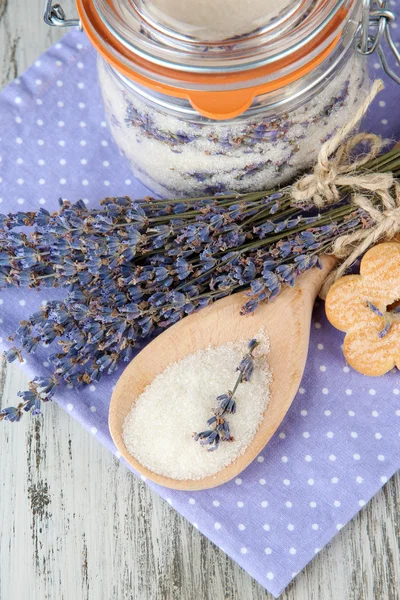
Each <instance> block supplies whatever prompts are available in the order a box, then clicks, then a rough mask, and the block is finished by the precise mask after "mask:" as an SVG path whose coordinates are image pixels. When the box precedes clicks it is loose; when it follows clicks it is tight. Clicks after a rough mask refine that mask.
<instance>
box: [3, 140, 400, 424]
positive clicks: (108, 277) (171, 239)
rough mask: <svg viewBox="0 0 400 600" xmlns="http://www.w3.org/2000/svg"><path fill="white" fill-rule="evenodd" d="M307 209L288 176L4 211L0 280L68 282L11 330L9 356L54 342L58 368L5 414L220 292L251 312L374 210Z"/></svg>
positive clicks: (16, 415) (391, 156) (87, 376)
mask: <svg viewBox="0 0 400 600" xmlns="http://www.w3.org/2000/svg"><path fill="white" fill-rule="evenodd" d="M399 155H400V153H399V151H391V152H389V153H388V154H386V155H383V156H382V157H379V158H377V159H375V160H374V161H372V163H370V164H369V165H367V166H368V169H370V170H375V171H376V172H380V170H382V171H384V170H385V171H392V172H393V174H394V176H395V177H397V176H398V175H399V171H400V169H399V164H398V163H399ZM347 193H348V190H347V189H344V190H342V198H343V200H345V198H346V194H347ZM376 202H378V200H376ZM303 209H304V210H303V211H300V210H299V208H298V207H292V206H291V200H290V189H289V188H283V189H282V190H279V191H273V190H272V191H268V192H265V191H262V192H251V193H248V194H244V195H238V194H229V195H224V196H206V197H203V198H187V199H184V200H182V199H172V200H155V199H152V198H145V199H143V200H139V201H138V200H131V199H129V198H106V199H105V200H103V202H102V203H101V206H100V207H99V208H95V209H91V210H90V209H88V208H87V206H86V205H85V204H84V203H83V202H81V201H79V202H77V203H76V204H71V203H69V202H61V206H60V209H59V211H57V212H55V213H53V214H50V213H49V212H47V211H46V210H44V209H40V210H39V211H38V212H26V213H23V212H18V213H15V214H9V215H0V289H1V288H7V287H21V288H22V287H28V288H32V289H38V290H40V289H43V288H60V289H63V290H64V291H65V297H64V299H63V300H53V301H51V302H48V303H47V304H46V305H45V306H42V307H41V308H40V309H39V310H37V311H36V312H34V313H33V314H32V315H30V316H27V318H26V319H25V320H24V321H22V322H21V323H20V326H19V327H18V329H17V331H16V332H15V333H14V335H12V336H11V338H9V340H10V341H11V342H12V343H13V345H12V347H11V348H10V350H9V351H8V352H7V353H6V358H7V360H8V361H9V362H12V361H13V360H16V359H18V360H20V361H22V357H23V355H25V354H34V353H35V352H36V351H37V349H38V348H39V346H40V345H42V344H45V345H49V346H50V355H49V356H48V358H47V362H49V364H50V371H49V373H48V375H47V376H45V377H43V376H42V377H39V378H36V379H34V380H33V381H32V383H31V385H30V387H29V389H28V390H27V391H24V392H21V393H20V398H21V402H20V403H19V405H18V406H17V407H9V408H6V409H4V410H2V411H1V412H0V420H2V419H4V420H9V421H18V420H19V419H20V418H21V416H22V414H23V413H24V412H34V413H35V414H36V413H38V412H39V411H40V407H41V405H42V402H46V401H48V400H50V399H51V398H52V397H53V396H54V394H55V393H56V392H57V389H59V388H60V386H62V385H71V386H73V387H75V388H77V389H79V388H81V387H82V386H84V385H87V384H90V383H92V382H96V381H98V380H99V379H100V378H101V377H102V376H103V375H104V374H105V373H112V372H113V371H114V370H115V369H116V368H117V366H118V364H119V363H123V362H127V361H129V360H130V359H131V358H132V357H133V355H134V353H135V352H136V351H137V349H138V348H139V347H140V345H141V344H142V343H143V341H145V340H147V339H149V337H150V336H154V335H156V334H157V333H159V332H160V331H162V330H163V329H164V328H166V327H168V326H169V325H172V324H173V323H176V322H177V321H179V320H180V319H181V318H182V317H184V316H185V315H187V314H191V313H193V312H194V311H197V310H199V309H201V308H203V307H205V306H207V305H209V304H210V303H211V302H213V301H214V300H216V299H218V298H222V297H223V296H226V295H228V294H231V293H234V292H237V291H240V290H246V294H247V297H248V300H247V302H246V303H245V305H244V306H243V309H242V313H243V314H248V313H251V312H253V311H254V310H256V308H257V306H258V305H259V303H260V302H265V301H268V300H270V299H272V298H274V297H275V296H277V295H278V294H279V292H280V290H281V289H282V288H283V287H284V286H285V285H294V283H295V280H296V277H297V276H298V275H300V274H301V273H304V272H305V271H307V270H309V269H311V268H313V267H315V266H317V267H318V266H319V256H320V255H321V254H323V253H325V252H329V250H330V248H331V247H332V244H333V242H334V240H335V239H336V237H337V236H338V235H341V234H344V233H346V232H349V231H353V230H355V229H360V228H365V229H366V228H368V227H370V226H371V220H370V217H369V216H368V215H367V214H366V213H364V212H363V211H362V210H361V209H356V210H354V207H353V206H352V205H351V204H350V203H346V202H343V201H342V202H339V203H338V204H336V205H334V206H331V207H328V208H327V209H325V210H322V211H320V212H319V213H317V214H316V213H315V211H314V212H313V209H312V207H311V205H310V206H304V207H303ZM20 227H23V228H24V230H23V231H18V229H19V228H20Z"/></svg>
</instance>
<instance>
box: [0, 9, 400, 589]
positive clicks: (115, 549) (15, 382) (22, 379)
mask: <svg viewBox="0 0 400 600" xmlns="http://www.w3.org/2000/svg"><path fill="white" fill-rule="evenodd" d="M62 4H63V6H64V7H65V9H66V11H67V12H68V13H69V14H71V16H72V15H73V14H75V13H74V10H75V9H74V1H73V0H63V2H62ZM41 9H42V0H18V2H11V0H0V87H1V86H2V85H4V84H5V83H7V82H8V81H10V80H11V79H12V78H13V77H14V76H16V75H17V74H18V73H20V72H21V71H22V70H24V69H25V68H26V67H27V66H28V65H29V64H30V63H31V62H32V61H33V60H34V59H35V58H36V57H37V56H38V54H40V52H42V51H43V50H44V49H45V48H46V47H48V46H49V45H50V43H52V42H53V41H55V40H56V39H57V38H58V37H59V36H60V32H59V31H56V30H54V29H46V28H45V27H44V26H42V22H41ZM26 382H27V377H26V375H24V374H23V373H22V371H21V370H20V369H19V368H18V366H11V367H7V369H6V368H5V365H4V363H3V364H2V366H1V369H0V396H2V398H3V399H2V404H5V403H6V402H7V401H8V400H9V399H12V398H15V394H16V392H17V391H18V390H19V389H23V388H24V387H25V385H26ZM0 506H1V510H0V600H11V599H12V600H28V599H29V600H47V599H49V600H50V599H51V600H64V599H65V600H71V598H76V599H82V600H103V599H104V600H125V599H126V600H128V599H132V598H133V599H135V600H153V599H162V600H164V599H165V600H175V599H176V600H178V599H179V600H194V599H195V598H201V599H202V600H203V599H204V600H211V599H213V600H215V599H216V600H222V599H229V600H244V599H246V600H261V599H268V598H271V596H270V595H269V594H267V593H266V592H265V590H263V588H261V587H260V586H259V585H258V584H257V583H256V582H255V581H254V580H252V579H251V577H250V576H249V575H248V574H247V573H245V572H244V571H243V570H242V569H241V568H240V567H239V566H238V565H237V564H236V563H234V562H233V561H232V560H230V559H229V558H228V557H227V556H226V555H225V554H224V553H223V552H221V551H220V550H219V549H218V548H216V547H215V546H214V545H213V544H212V543H211V542H209V541H208V540H207V539H205V538H204V537H203V536H202V535H201V534H199V532H198V531H197V530H196V529H194V528H193V527H192V526H191V525H190V524H189V523H188V522H186V521H185V520H184V519H183V518H182V517H180V516H179V515H178V514H177V513H176V512H175V511H174V509H172V508H171V507H170V506H169V505H168V504H167V503H165V502H163V501H162V500H161V499H160V498H158V497H157V496H155V495H154V494H153V493H152V492H151V491H150V490H149V489H148V488H147V487H146V486H145V484H144V483H143V482H142V481H141V480H138V479H136V478H135V477H133V476H132V475H131V474H130V473H129V472H128V471H127V470H126V469H125V467H123V466H121V465H120V464H119V462H118V461H117V460H116V459H115V458H114V457H113V456H111V455H110V454H109V453H108V452H107V451H106V450H105V449H104V448H102V447H101V446H100V444H98V442H97V441H96V440H95V439H94V438H93V437H92V436H90V435H88V434H87V433H86V432H85V431H84V430H83V429H82V428H81V427H80V426H79V425H78V424H77V423H75V422H74V421H73V420H72V419H71V418H70V416H69V415H67V414H65V413H64V412H63V411H61V410H60V409H59V408H58V407H57V406H56V405H51V404H50V405H48V406H47V409H46V411H45V414H44V416H43V417H40V418H39V419H38V420H36V421H31V420H30V419H29V418H27V419H25V420H24V421H23V422H22V423H20V424H19V425H10V424H8V423H6V424H4V423H3V424H2V426H1V431H0ZM399 507H400V476H399V475H397V476H396V477H394V478H392V480H391V481H389V482H388V483H387V484H386V486H385V488H384V490H383V491H382V492H381V493H380V494H378V495H377V496H376V498H374V499H373V501H372V502H371V503H369V504H368V505H367V506H366V507H365V508H364V509H363V510H362V511H361V513H360V514H359V515H358V516H357V517H356V518H355V519H354V520H353V521H352V523H350V524H349V525H348V526H347V527H346V528H344V530H342V531H341V532H340V534H339V535H337V536H336V538H335V539H334V540H333V542H332V543H331V544H330V545H329V546H328V547H327V548H325V549H324V550H323V551H322V552H321V553H320V554H319V555H318V556H317V557H316V558H315V559H314V561H313V562H312V563H311V565H309V566H308V567H307V568H306V569H305V571H304V572H303V573H301V574H300V575H299V576H298V577H297V578H296V580H295V582H294V583H293V584H292V585H291V586H289V588H288V589H287V590H286V592H285V593H284V594H283V595H282V598H283V599H284V600H339V599H340V600H375V599H376V600H399V598H400V594H399V589H400V508H399Z"/></svg>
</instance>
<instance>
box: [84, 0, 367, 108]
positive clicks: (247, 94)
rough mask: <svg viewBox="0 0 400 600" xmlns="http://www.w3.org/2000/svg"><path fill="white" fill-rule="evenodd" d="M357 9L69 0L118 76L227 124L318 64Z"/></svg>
mask: <svg viewBox="0 0 400 600" xmlns="http://www.w3.org/2000/svg"><path fill="white" fill-rule="evenodd" d="M361 2H362V0H242V1H241V2H238V1H237V0H196V4H195V7H193V4H192V3H191V2H189V1H188V0H152V1H150V0H77V7H78V12H79V16H80V18H81V22H82V25H83V27H84V29H85V30H86V32H87V34H88V35H89V37H90V39H91V40H92V42H93V44H94V45H95V47H96V48H97V49H98V50H99V52H100V53H101V54H102V55H103V56H104V57H105V58H106V60H107V61H108V62H109V63H111V64H112V65H113V66H114V67H115V68H116V69H117V70H119V71H120V72H121V73H123V74H124V75H126V76H127V77H129V78H131V79H132V80H133V81H136V82H137V83H140V84H142V85H145V86H147V87H149V88H152V89H155V90H157V91H159V92H163V93H166V94H169V95H172V96H176V97H180V98H186V99H189V101H190V102H191V104H192V106H193V107H195V108H196V109H197V110H198V111H199V112H200V113H201V114H203V115H205V116H207V117H211V118H214V119H227V118H233V117H235V116H237V115H239V114H241V113H242V112H244V111H245V110H246V109H247V108H248V107H249V106H250V105H251V103H252V102H253V100H254V98H255V97H256V96H257V95H259V94H264V93H267V92H269V91H271V90H275V89H279V88H281V87H284V86H285V85H287V84H288V83H291V82H293V81H296V80H298V79H300V78H301V77H302V76H303V75H304V74H306V73H308V72H310V71H311V70H312V69H314V68H315V67H316V66H317V65H318V64H320V63H321V62H323V61H324V60H325V58H326V57H327V56H328V55H329V54H330V53H331V52H332V50H333V49H334V48H335V47H336V46H337V44H338V43H339V41H340V39H341V38H342V34H343V30H344V29H346V28H347V29H348V28H349V27H350V28H352V29H353V30H355V29H356V28H357V27H358V24H359V10H360V7H361ZM190 7H192V11H191V10H190ZM194 8H195V10H194Z"/></svg>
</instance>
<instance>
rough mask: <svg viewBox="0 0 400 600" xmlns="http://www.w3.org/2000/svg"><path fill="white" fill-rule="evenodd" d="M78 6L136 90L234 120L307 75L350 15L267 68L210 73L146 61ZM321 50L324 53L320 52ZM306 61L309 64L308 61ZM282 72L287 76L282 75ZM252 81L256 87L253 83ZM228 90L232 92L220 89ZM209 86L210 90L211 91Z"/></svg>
mask: <svg viewBox="0 0 400 600" xmlns="http://www.w3.org/2000/svg"><path fill="white" fill-rule="evenodd" d="M327 2H329V0H322V5H324V4H326V3H327ZM107 3H108V5H109V6H110V8H112V7H113V4H112V0H107ZM77 7H78V12H79V17H80V19H81V23H82V26H83V28H84V30H85V32H86V34H87V35H88V37H89V38H90V40H91V42H92V43H93V45H94V47H95V48H96V49H97V51H98V52H99V53H100V54H101V55H102V56H103V58H104V59H105V60H106V61H107V62H108V63H109V64H110V65H112V66H113V67H114V68H115V69H117V70H118V71H119V72H120V73H122V74H123V75H125V76H126V77H127V78H129V79H131V80H132V81H134V82H136V83H138V84H140V85H143V86H145V87H147V88H150V89H152V90H155V91H157V92H160V93H162V94H166V95H169V96H173V97H176V98H183V99H186V100H188V101H189V102H190V104H191V105H192V106H193V108H194V109H195V110H197V111H198V112H199V113H200V114H202V115H204V116H205V117H208V118H210V119H214V120H226V119H232V118H234V117H237V116H239V115H241V114H242V113H243V112H245V111H246V110H247V109H248V108H249V107H250V106H251V105H252V103H253V101H254V99H255V98H256V97H257V96H260V95H262V94H266V93H268V92H272V91H275V90H278V89H281V88H283V87H284V86H286V85H288V84H290V83H292V82H294V81H297V80H299V79H300V78H301V77H303V76H304V75H306V74H307V73H310V72H311V71H312V70H313V69H315V68H316V67H317V66H318V65H320V64H321V63H322V62H323V61H324V60H325V59H326V58H327V57H328V56H329V54H330V53H331V52H332V51H333V49H334V48H335V47H336V45H337V44H338V42H339V40H340V37H341V32H340V28H341V26H342V25H343V23H344V22H345V19H346V16H347V14H348V11H347V10H346V9H345V8H341V9H340V10H339V11H337V12H336V14H335V15H334V17H333V18H332V19H331V20H330V22H329V23H328V25H327V26H326V27H325V28H323V30H322V31H321V32H320V33H318V35H316V36H314V37H313V38H312V39H311V40H310V41H309V42H308V43H306V44H304V45H303V46H302V47H300V48H299V49H298V50H297V51H296V52H293V53H292V54H289V55H288V56H284V57H282V58H280V59H279V60H276V61H274V62H272V63H271V64H266V65H263V66H261V67H257V68H254V69H248V70H242V71H235V72H226V73H217V74H214V73H197V72H188V71H181V70H178V69H173V68H169V67H166V66H162V65H160V64H156V63H154V62H152V61H150V60H147V59H145V58H143V57H142V56H140V55H138V54H135V53H134V52H132V51H131V50H130V49H128V48H127V47H126V45H124V44H123V43H122V42H121V41H120V39H118V37H117V36H115V35H113V34H112V33H111V32H110V30H109V28H108V27H107V26H106V25H105V22H104V20H103V19H102V18H101V16H100V15H99V13H98V11H97V10H96V8H95V7H94V4H93V0H77ZM338 29H339V33H337V31H338ZM330 38H332V39H331V41H330V42H329V43H328V44H326V40H329V39H330ZM324 42H325V43H324ZM321 46H322V48H323V49H322V50H321V51H319V50H320V48H321ZM308 57H310V60H307V58H308ZM297 62H299V63H300V65H301V66H300V67H299V68H297V69H294V70H290V65H293V64H296V63H297ZM282 72H285V74H282V75H281V76H280V73H282ZM260 80H261V81H260ZM168 81H171V82H173V84H172V83H169V82H168ZM254 81H260V83H257V84H253V82H254ZM176 82H178V83H179V85H177V84H176ZM246 84H248V85H246ZM228 86H229V88H230V89H222V90H221V89H220V90H219V89H218V88H224V87H225V88H226V87H228ZM211 87H212V89H209V88H211ZM196 88H197V89H196ZM215 88H217V89H215Z"/></svg>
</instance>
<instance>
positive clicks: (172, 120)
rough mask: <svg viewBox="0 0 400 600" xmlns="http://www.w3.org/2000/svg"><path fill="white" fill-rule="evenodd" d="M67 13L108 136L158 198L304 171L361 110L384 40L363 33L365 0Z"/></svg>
mask: <svg viewBox="0 0 400 600" xmlns="http://www.w3.org/2000/svg"><path fill="white" fill-rule="evenodd" d="M50 5H51V0H50ZM278 6H279V9H277V8H276V7H278ZM77 7H78V12H79V16H80V20H81V23H82V26H83V28H84V29H85V31H86V32H87V34H88V35H89V37H90V39H91V41H92V42H93V44H94V45H95V47H96V48H97V50H98V51H99V59H98V72H99V83H100V88H101V92H102V95H103V99H104V106H105V110H106V115H107V120H108V124H109V127H110V130H111V133H112V135H113V137H114V139H115V141H116V143H117V145H118V147H119V149H120V151H121V152H122V154H123V155H124V156H125V157H126V158H127V160H128V161H129V164H130V165H131V168H132V170H133V172H134V174H135V175H136V177H137V178H138V179H140V180H141V181H142V182H143V183H144V184H145V185H146V186H147V187H149V188H150V189H151V190H152V191H153V192H155V193H157V194H160V195H164V196H171V195H173V196H182V195H190V196H198V195H204V194H206V195H208V194H214V193H223V192H229V191H233V192H247V191H252V190H260V189H264V188H265V189H267V188H269V187H273V186H276V185H277V184H281V183H285V182H287V181H288V180H290V179H292V178H293V177H294V176H295V175H296V174H297V173H299V172H301V171H302V170H304V169H306V168H307V167H309V166H310V165H312V164H313V163H314V162H315V159H316V156H317V153H318V151H319V149H320V147H321V144H322V143H323V142H324V141H326V140H327V139H328V138H329V137H331V136H332V135H333V134H334V132H335V131H336V130H337V129H338V128H339V127H340V126H341V125H343V124H344V123H346V122H347V121H348V120H349V119H350V118H351V116H352V115H353V114H354V111H355V110H356V108H357V107H358V105H359V104H360V103H361V102H362V101H363V98H364V96H365V91H366V89H367V88H368V83H369V82H368V76H367V73H366V66H365V54H368V53H370V52H372V51H373V50H374V49H375V47H376V45H377V43H379V41H380V38H381V36H382V31H381V30H382V27H381V20H380V19H381V18H383V17H381V16H379V18H376V19H375V26H376V34H375V36H373V35H371V34H370V32H369V31H368V24H370V23H371V15H370V0H280V1H278V2H276V0H247V1H246V0H242V2H241V3H237V0H218V1H215V0H214V1H213V2H211V1H210V0H198V1H197V2H196V10H193V5H192V3H190V2H187V0H152V2H149V0H96V1H95V2H93V1H92V0H77ZM53 8H54V7H53ZM378 8H381V9H382V11H383V12H385V15H386V17H387V14H389V13H390V11H387V10H386V9H385V3H384V2H381V0H378ZM391 14H392V13H390V15H391ZM58 17H61V19H62V18H63V15H62V14H61V15H60V14H59V15H58ZM386 17H385V25H387V24H388V20H389V19H388V18H386ZM378 37H379V39H378ZM374 44H375V47H373V46H374ZM357 50H358V51H357Z"/></svg>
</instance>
